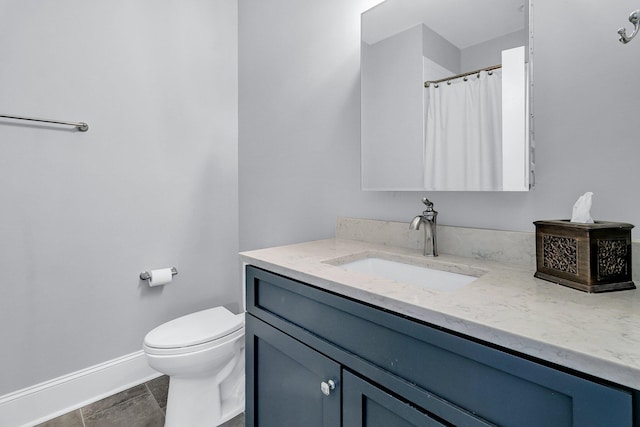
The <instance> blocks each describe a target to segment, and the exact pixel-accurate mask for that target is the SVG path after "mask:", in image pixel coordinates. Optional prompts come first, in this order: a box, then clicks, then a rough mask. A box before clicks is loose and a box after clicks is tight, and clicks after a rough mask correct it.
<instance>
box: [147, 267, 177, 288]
mask: <svg viewBox="0 0 640 427" xmlns="http://www.w3.org/2000/svg"><path fill="white" fill-rule="evenodd" d="M149 273H150V274H149V275H150V276H151V277H150V278H149V286H151V287H153V286H160V285H166V284H167V283H171V280H173V274H171V269H170V268H160V269H158V270H151V271H150V272H149Z"/></svg>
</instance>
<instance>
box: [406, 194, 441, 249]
mask: <svg viewBox="0 0 640 427" xmlns="http://www.w3.org/2000/svg"><path fill="white" fill-rule="evenodd" d="M422 203H424V204H425V206H426V207H427V209H425V210H424V212H422V215H418V216H416V217H415V218H413V220H412V221H411V223H410V224H409V230H419V229H420V224H422V223H424V224H425V226H424V250H423V252H422V254H423V255H424V256H438V242H437V240H436V217H437V216H438V212H436V211H434V210H433V203H431V202H430V201H429V199H427V198H426V197H423V198H422ZM429 242H430V243H431V244H430V245H429ZM429 246H431V253H429V252H428V251H427V248H428V247H429Z"/></svg>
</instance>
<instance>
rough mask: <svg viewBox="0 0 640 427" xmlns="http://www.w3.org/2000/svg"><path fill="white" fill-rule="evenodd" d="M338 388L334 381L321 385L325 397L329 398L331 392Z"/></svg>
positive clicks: (323, 382) (324, 382)
mask: <svg viewBox="0 0 640 427" xmlns="http://www.w3.org/2000/svg"><path fill="white" fill-rule="evenodd" d="M335 388H336V383H335V382H334V381H333V380H329V381H322V382H321V383H320V390H322V394H324V395H325V396H329V395H330V394H331V390H333V389H335Z"/></svg>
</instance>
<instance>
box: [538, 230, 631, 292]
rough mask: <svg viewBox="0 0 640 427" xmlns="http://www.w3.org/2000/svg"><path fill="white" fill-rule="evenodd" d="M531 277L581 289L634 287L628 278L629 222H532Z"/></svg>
mask: <svg viewBox="0 0 640 427" xmlns="http://www.w3.org/2000/svg"><path fill="white" fill-rule="evenodd" d="M534 224H535V226H536V273H535V277H538V278H540V279H544V280H548V281H550V282H554V283H558V284H560V285H564V286H569V287H571V288H575V289H579V290H581V291H585V292H609V291H621V290H624V289H635V287H636V286H635V285H634V283H633V281H632V280H631V229H632V228H633V225H632V224H625V223H622V222H608V221H596V222H595V224H582V223H575V222H570V221H568V220H554V221H535V222H534Z"/></svg>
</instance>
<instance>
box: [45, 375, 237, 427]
mask: <svg viewBox="0 0 640 427" xmlns="http://www.w3.org/2000/svg"><path fill="white" fill-rule="evenodd" d="M168 389H169V378H168V377H166V376H162V377H159V378H156V379H154V380H151V381H149V382H147V383H144V384H140V385H138V386H135V387H132V388H130V389H128V390H125V391H123V392H120V393H118V394H115V395H113V396H109V397H107V398H104V399H102V400H99V401H97V402H94V403H91V404H89V405H87V406H84V407H82V408H80V409H77V410H75V411H73V412H69V413H68V414H64V415H62V416H60V417H58V418H55V419H53V420H50V421H47V422H44V423H42V424H38V425H37V426H36V427H163V426H164V411H165V408H166V407H167V390H168ZM241 426H242V427H243V426H244V414H240V415H238V416H237V417H235V418H234V419H232V420H230V421H228V422H226V423H224V424H223V426H222V427H241Z"/></svg>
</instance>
